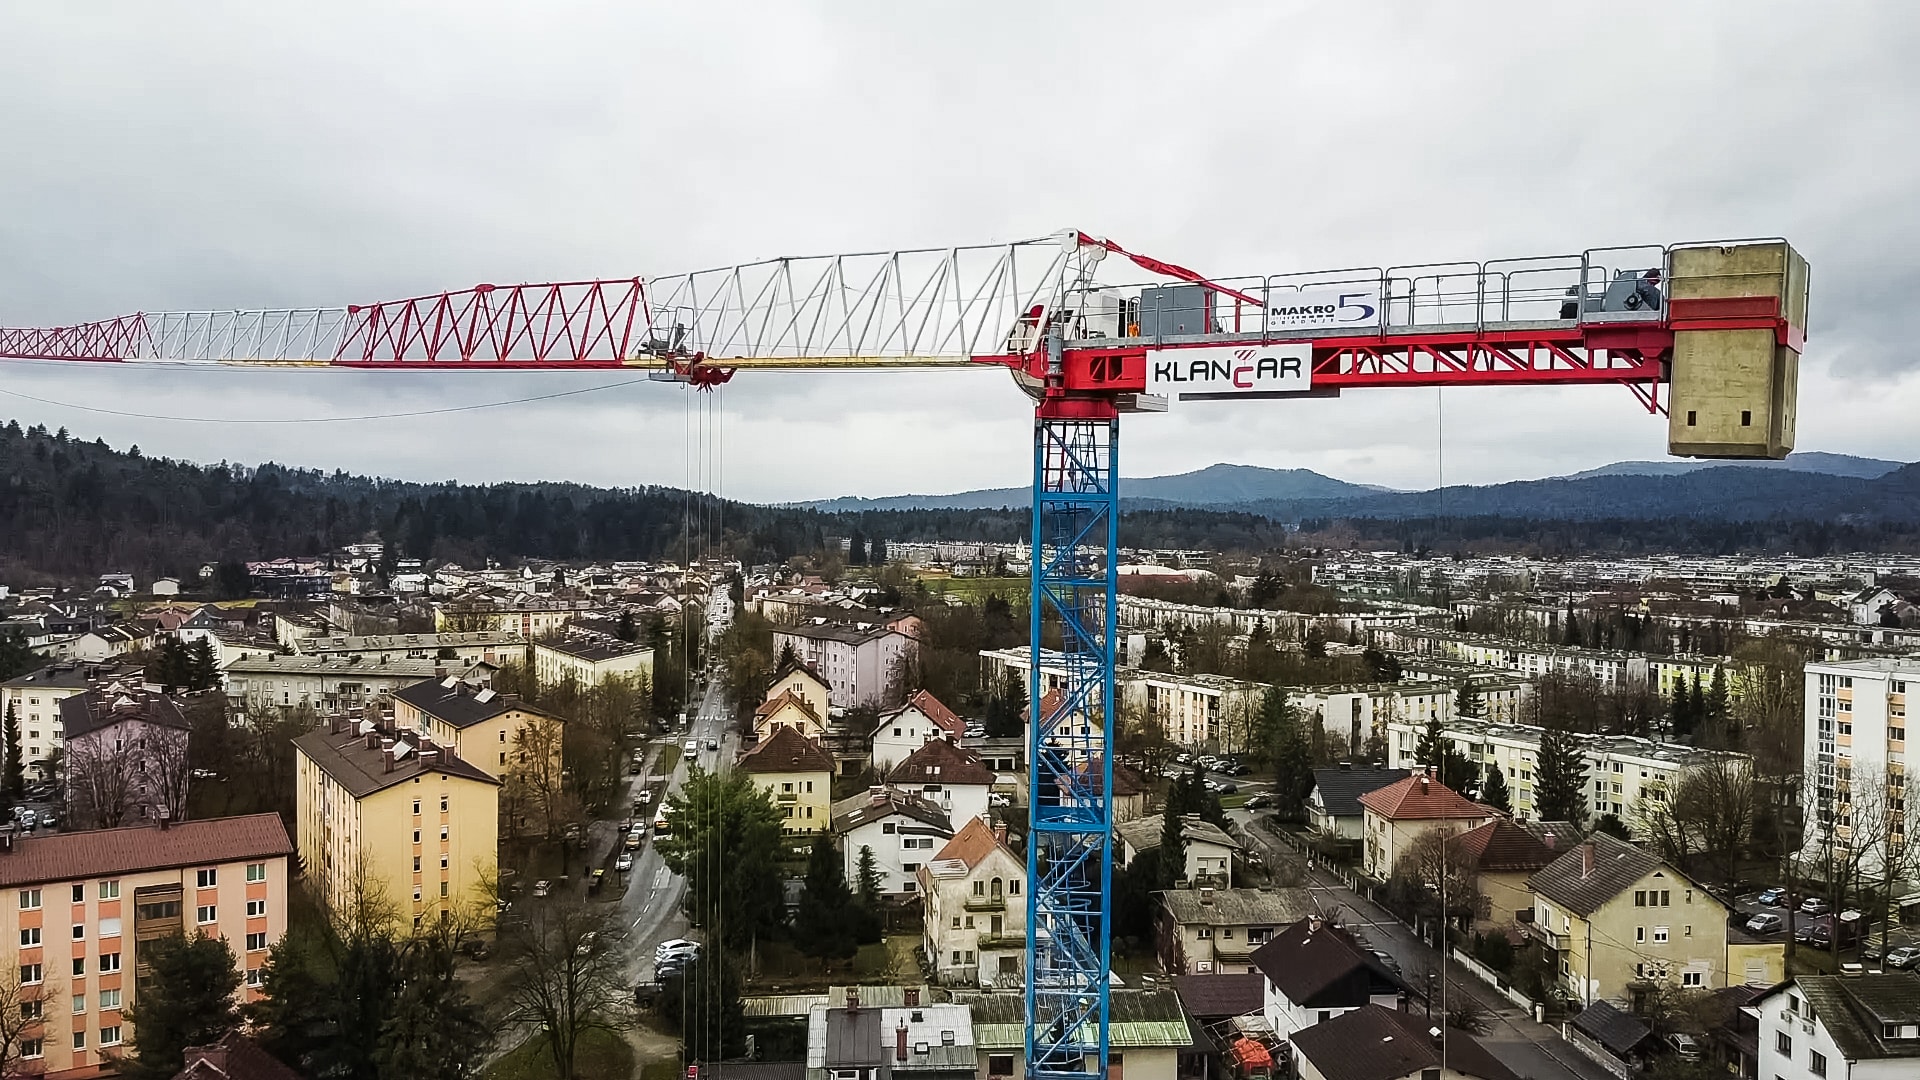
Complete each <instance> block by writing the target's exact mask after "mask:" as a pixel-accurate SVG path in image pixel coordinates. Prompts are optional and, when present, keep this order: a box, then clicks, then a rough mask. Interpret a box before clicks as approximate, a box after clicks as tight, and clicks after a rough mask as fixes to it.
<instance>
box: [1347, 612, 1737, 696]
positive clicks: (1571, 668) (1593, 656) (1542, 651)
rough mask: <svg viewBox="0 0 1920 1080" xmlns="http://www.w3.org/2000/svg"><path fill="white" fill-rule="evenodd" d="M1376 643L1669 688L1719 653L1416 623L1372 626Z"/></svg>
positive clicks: (1705, 673) (1530, 671) (1703, 672)
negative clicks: (1668, 652)
mask: <svg viewBox="0 0 1920 1080" xmlns="http://www.w3.org/2000/svg"><path fill="white" fill-rule="evenodd" d="M1371 640H1372V643H1373V645H1374V647H1375V648H1379V649H1385V650H1388V651H1391V652H1405V653H1413V654H1414V655H1417V656H1437V657H1442V658H1445V659H1450V660H1460V661H1465V662H1467V663H1470V664H1476V665H1479V666H1481V667H1492V668H1505V669H1507V670H1509V671H1517V672H1520V673H1521V674H1523V675H1527V676H1530V677H1533V678H1538V677H1540V676H1542V675H1549V674H1553V675H1567V676H1573V677H1576V678H1588V679H1592V680H1594V681H1595V682H1597V683H1599V684H1600V685H1601V686H1604V687H1609V688H1612V687H1621V686H1635V685H1655V686H1658V687H1659V688H1660V689H1662V690H1664V691H1666V692H1669V693H1671V692H1672V684H1673V680H1674V679H1675V678H1687V679H1691V678H1692V676H1693V675H1694V674H1695V673H1698V674H1699V675H1700V680H1701V683H1702V684H1703V685H1704V684H1705V683H1706V682H1707V681H1708V680H1709V679H1711V678H1712V677H1713V669H1714V668H1715V667H1718V666H1721V665H1722V664H1724V663H1725V660H1724V659H1723V658H1720V657H1671V656H1656V655H1651V654H1646V653H1634V652H1625V651H1622V650H1619V649H1585V648H1579V647H1576V646H1572V645H1539V644H1532V643H1528V642H1521V641H1513V640H1510V639H1508V638H1500V637H1492V636H1489V635H1485V634H1463V633H1459V632H1457V631H1453V630H1431V629H1427V628H1425V627H1418V626H1384V627H1377V628H1375V629H1374V630H1373V631H1372V635H1371Z"/></svg>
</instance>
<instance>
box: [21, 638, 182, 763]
mask: <svg viewBox="0 0 1920 1080" xmlns="http://www.w3.org/2000/svg"><path fill="white" fill-rule="evenodd" d="M144 679H145V676H144V675H143V674H142V673H141V668H140V665H139V664H125V663H113V662H110V663H104V664H87V663H80V662H77V661H69V662H64V663H58V664H49V665H48V666H46V667H43V668H38V669H36V670H34V671H29V672H27V673H26V674H25V675H16V676H14V677H13V678H11V679H8V680H7V681H6V682H4V683H0V716H5V715H6V713H7V711H8V710H9V709H11V710H12V711H13V715H14V719H15V721H16V722H17V723H18V724H19V725H20V758H21V761H22V762H23V763H24V765H25V767H26V768H27V769H28V770H29V772H28V773H27V776H28V778H29V779H33V778H41V779H45V778H47V761H48V759H49V758H51V757H52V755H53V754H54V753H55V752H56V751H59V750H61V748H62V747H63V746H64V745H65V742H66V729H65V727H64V725H63V724H62V722H61V720H60V702H62V701H63V700H65V699H67V698H70V697H72V696H73V695H75V694H84V693H86V692H87V689H88V688H89V687H91V686H94V685H96V684H100V683H107V682H114V681H116V680H118V681H123V682H124V681H127V680H139V681H141V683H142V686H143V688H145V689H150V690H158V689H159V687H158V686H155V685H153V684H151V683H146V682H144Z"/></svg>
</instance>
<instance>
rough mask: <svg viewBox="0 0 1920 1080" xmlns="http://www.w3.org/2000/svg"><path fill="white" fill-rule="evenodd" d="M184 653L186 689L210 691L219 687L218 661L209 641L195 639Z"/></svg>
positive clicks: (206, 639)
mask: <svg viewBox="0 0 1920 1080" xmlns="http://www.w3.org/2000/svg"><path fill="white" fill-rule="evenodd" d="M185 651H186V674H187V688H188V689H190V690H211V689H213V688H214V687H216V686H218V685H220V660H219V658H218V657H217V656H215V655H214V652H213V642H212V640H211V639H208V638H204V637H203V638H197V639H195V641H194V643H193V644H192V645H189V646H187V648H186V650H185Z"/></svg>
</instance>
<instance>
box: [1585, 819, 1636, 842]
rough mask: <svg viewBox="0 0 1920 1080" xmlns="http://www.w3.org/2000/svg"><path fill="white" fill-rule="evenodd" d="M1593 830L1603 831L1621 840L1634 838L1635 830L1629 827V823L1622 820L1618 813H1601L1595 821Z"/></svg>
mask: <svg viewBox="0 0 1920 1080" xmlns="http://www.w3.org/2000/svg"><path fill="white" fill-rule="evenodd" d="M1593 831H1594V832H1603V833H1606V834H1607V835H1608V836H1613V837H1618V838H1619V839H1621V840H1631V839H1633V831H1632V830H1631V829H1628V828H1627V823H1626V822H1624V821H1621V820H1620V815H1618V814H1601V815H1600V818H1599V820H1597V821H1595V822H1594V823H1593Z"/></svg>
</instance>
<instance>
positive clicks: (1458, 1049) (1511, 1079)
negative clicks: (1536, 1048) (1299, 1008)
mask: <svg viewBox="0 0 1920 1080" xmlns="http://www.w3.org/2000/svg"><path fill="white" fill-rule="evenodd" d="M1446 1039H1447V1057H1446V1065H1447V1068H1448V1069H1450V1070H1452V1071H1454V1072H1457V1073H1460V1074H1462V1075H1464V1076H1471V1077H1475V1078H1476V1080H1520V1078H1519V1076H1518V1075H1516V1074H1515V1073H1514V1071H1513V1070H1512V1069H1509V1068H1507V1067H1506V1066H1505V1065H1503V1064H1501V1063H1500V1060H1499V1059H1498V1058H1496V1057H1494V1056H1493V1055H1492V1054H1490V1053H1488V1052H1487V1048H1486V1047H1484V1046H1481V1045H1480V1043H1479V1042H1478V1041H1477V1040H1475V1039H1474V1037H1473V1036H1471V1035H1469V1034H1467V1033H1466V1032H1464V1031H1461V1030H1459V1029H1457V1028H1448V1029H1447V1032H1446ZM1290 1040H1291V1041H1292V1043H1293V1048H1294V1052H1295V1053H1298V1054H1299V1055H1300V1056H1302V1057H1304V1058H1306V1059H1307V1060H1308V1061H1311V1062H1313V1067H1314V1068H1315V1069H1316V1070H1317V1071H1318V1072H1319V1073H1320V1075H1322V1076H1324V1077H1326V1080H1399V1078H1400V1077H1403V1076H1412V1075H1414V1074H1416V1073H1419V1072H1422V1071H1423V1070H1426V1069H1437V1068H1438V1067H1439V1066H1440V1046H1439V1043H1438V1042H1437V1041H1436V1040H1434V1038H1433V1037H1432V1036H1430V1035H1428V1034H1427V1021H1425V1020H1423V1019H1417V1018H1415V1017H1413V1016H1410V1015H1408V1014H1406V1013H1398V1012H1394V1011H1393V1010H1392V1009H1387V1008H1382V1007H1381V1006H1379V1005H1367V1006H1365V1007H1363V1008H1359V1009H1355V1010H1353V1011H1352V1012H1349V1013H1342V1014H1340V1015H1339V1016H1336V1017H1334V1018H1333V1019H1331V1020H1325V1021H1322V1022H1320V1023H1318V1024H1313V1025H1311V1026H1309V1027H1304V1028H1301V1029H1300V1030H1299V1031H1296V1032H1294V1033H1293V1035H1292V1036H1291V1037H1290Z"/></svg>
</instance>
